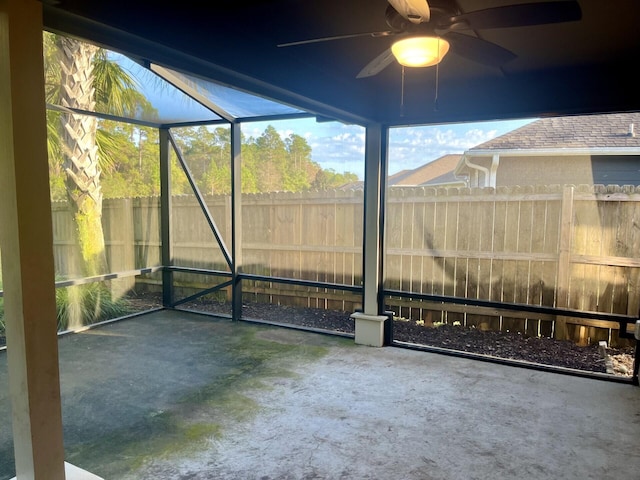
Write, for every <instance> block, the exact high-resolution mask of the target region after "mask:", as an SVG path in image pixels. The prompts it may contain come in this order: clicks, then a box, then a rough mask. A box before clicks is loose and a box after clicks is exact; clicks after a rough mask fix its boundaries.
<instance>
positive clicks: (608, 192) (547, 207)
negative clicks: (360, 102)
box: [53, 186, 640, 343]
mask: <svg viewBox="0 0 640 480" xmlns="http://www.w3.org/2000/svg"><path fill="white" fill-rule="evenodd" d="M205 200H206V203H207V205H208V207H209V210H210V212H211V217H212V218H213V220H214V221H215V223H216V225H217V227H218V229H219V232H220V236H221V237H222V238H223V239H224V240H225V242H226V243H227V245H228V246H229V247H230V237H231V230H230V224H231V212H230V202H229V197H227V196H207V197H205ZM172 204H173V211H172V218H173V235H174V243H173V252H174V265H178V266H189V267H195V268H213V269H222V270H226V269H228V267H227V266H226V263H225V262H224V258H223V256H222V255H221V253H220V250H219V248H218V246H217V243H216V242H215V239H214V236H213V234H212V233H211V230H210V228H209V225H208V223H207V221H206V219H205V217H204V216H203V214H202V212H201V209H200V207H199V205H198V203H197V201H196V200H195V198H194V197H192V196H180V197H174V198H173V201H172ZM53 216H54V242H55V245H54V250H55V256H56V264H57V266H58V271H59V274H60V275H62V276H65V275H69V274H72V273H73V271H74V270H73V269H74V268H76V264H75V263H74V261H73V258H74V257H73V255H72V252H73V249H74V245H73V240H72V239H73V230H72V229H73V225H72V223H71V221H70V218H69V215H68V212H67V211H66V206H65V204H55V205H54V209H53ZM241 216H242V262H241V263H242V266H243V267H242V268H243V271H244V272H246V273H254V274H258V275H265V276H275V277H286V278H294V279H303V280H314V281H323V282H324V281H326V282H331V283H338V284H344V285H359V284H360V283H361V274H362V272H361V270H362V243H363V238H362V227H363V224H362V217H363V195H362V192H361V191H328V192H305V193H269V194H256V195H245V196H243V199H242V215H241ZM386 219H387V229H386V239H385V246H386V263H385V264H386V283H385V287H386V288H388V289H390V290H401V291H404V292H414V293H428V294H438V295H450V296H456V297H465V298H471V299H482V300H492V301H500V302H509V303H524V304H529V305H542V306H548V307H566V308H570V309H577V310H587V311H597V312H606V313H616V314H625V315H632V316H636V315H638V309H639V306H640V297H639V293H638V274H639V272H640V258H639V257H640V255H639V253H640V231H639V230H640V229H639V223H640V190H638V189H637V188H636V187H627V186H624V187H619V186H607V187H605V186H577V187H573V186H564V187H563V186H545V187H508V188H498V189H464V188H462V189H458V188H449V189H445V188H437V189H435V188H426V187H425V188H423V187H401V188H398V187H392V188H391V189H390V190H389V193H388V196H387V213H386ZM103 224H104V225H105V237H106V243H107V254H108V258H109V260H110V268H111V270H112V271H121V270H129V269H134V268H143V267H146V266H153V265H158V264H159V263H160V240H159V238H160V236H159V200H158V199H157V198H134V199H113V200H106V201H105V202H104V219H103ZM176 281H177V282H179V283H182V284H190V285H192V286H194V287H196V286H206V285H209V286H210V285H211V282H214V281H220V279H218V280H214V279H212V277H209V276H206V275H196V274H183V273H180V274H179V275H177V277H176ZM319 290H322V289H310V288H306V287H294V286H291V285H281V284H278V283H272V282H245V284H244V292H245V295H247V296H251V297H252V298H253V299H255V300H259V301H270V302H277V303H281V304H290V305H296V306H316V307H323V308H334V309H343V310H345V311H352V310H354V309H355V308H357V307H358V306H359V305H358V302H359V301H360V299H359V298H358V297H357V296H354V295H353V294H345V293H344V292H339V291H331V292H325V291H319ZM387 304H388V307H390V308H392V309H394V310H395V311H396V312H397V314H399V315H401V316H404V317H411V318H414V319H421V320H423V321H425V324H429V323H434V322H450V323H452V322H460V323H462V324H466V325H475V326H477V327H478V328H486V329H501V330H514V331H522V332H525V333H528V334H532V335H555V336H556V337H557V338H574V339H577V340H580V341H589V340H591V341H597V340H601V339H606V340H609V341H610V342H613V343H615V341H616V339H617V331H616V328H617V325H616V324H611V323H609V322H605V321H598V320H588V319H579V318H565V317H554V316H550V315H541V314H531V313H529V314H526V313H524V312H522V313H521V312H513V311H510V312H506V311H497V310H496V309H488V308H480V307H475V308H472V307H468V306H454V305H447V306H444V305H442V304H433V303H429V302H419V301H415V300H413V301H409V300H407V299H404V300H403V299H400V298H387Z"/></svg>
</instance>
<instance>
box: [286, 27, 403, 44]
mask: <svg viewBox="0 0 640 480" xmlns="http://www.w3.org/2000/svg"><path fill="white" fill-rule="evenodd" d="M395 33H396V32H392V31H390V30H389V31H384V32H367V33H350V34H347V35H335V36H333V37H322V38H311V39H309V40H299V41H297V42H288V43H280V44H279V45H278V47H293V46H295V45H306V44H309V43H320V42H329V41H333V40H342V39H345V38H356V37H374V38H377V37H388V36H389V35H395Z"/></svg>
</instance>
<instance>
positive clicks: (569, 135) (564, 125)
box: [467, 112, 640, 154]
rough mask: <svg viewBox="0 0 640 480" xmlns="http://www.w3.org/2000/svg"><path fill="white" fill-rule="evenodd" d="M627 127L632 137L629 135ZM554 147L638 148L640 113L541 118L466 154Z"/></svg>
mask: <svg viewBox="0 0 640 480" xmlns="http://www.w3.org/2000/svg"><path fill="white" fill-rule="evenodd" d="M630 125H633V126H634V127H633V128H634V131H635V136H633V135H631V134H630ZM554 148H558V149H559V148H564V149H566V148H621V149H624V148H640V112H637V113H614V114H606V115H576V116H565V117H557V118H543V119H541V120H536V121H535V122H532V123H529V124H527V125H525V126H523V127H520V128H518V129H516V130H513V131H512V132H509V133H507V134H505V135H502V136H500V137H497V138H494V139H493V140H489V141H488V142H484V143H481V144H480V145H476V146H475V147H473V148H470V149H469V150H468V151H467V153H469V154H473V152H474V151H478V150H534V149H554Z"/></svg>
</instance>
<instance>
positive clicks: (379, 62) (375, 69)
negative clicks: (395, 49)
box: [356, 48, 396, 78]
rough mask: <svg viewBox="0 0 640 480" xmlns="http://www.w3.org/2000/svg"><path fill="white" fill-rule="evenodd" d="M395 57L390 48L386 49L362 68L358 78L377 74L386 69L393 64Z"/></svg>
mask: <svg viewBox="0 0 640 480" xmlns="http://www.w3.org/2000/svg"><path fill="white" fill-rule="evenodd" d="M395 58H396V57H394V56H393V53H392V52H391V49H390V48H388V49H386V50H385V51H384V52H382V53H381V54H380V55H378V56H377V57H376V58H374V59H373V60H371V61H370V62H369V63H368V64H367V65H366V66H365V67H364V68H363V69H362V70H360V73H358V75H356V78H366V77H373V76H374V75H377V74H378V73H380V72H381V71H382V70H384V69H385V68H387V67H388V66H389V65H391V64H392V63H393V61H394V60H395Z"/></svg>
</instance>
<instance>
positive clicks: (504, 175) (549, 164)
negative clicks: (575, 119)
mask: <svg viewBox="0 0 640 480" xmlns="http://www.w3.org/2000/svg"><path fill="white" fill-rule="evenodd" d="M469 161H470V162H471V163H473V164H476V165H480V166H483V167H485V168H487V169H488V168H490V166H491V162H492V159H491V157H476V158H474V157H470V158H469ZM467 172H469V173H470V177H469V180H470V186H471V187H474V186H486V180H485V175H483V174H479V175H478V172H477V171H474V170H468V169H466V168H465V173H467ZM593 183H594V182H593V172H592V169H591V157H590V156H589V155H582V156H564V155H563V156H550V157H547V156H539V157H529V156H512V157H509V156H504V157H502V156H501V157H500V159H499V166H498V169H497V172H496V187H501V186H515V185H551V184H560V185H562V184H574V185H579V184H593Z"/></svg>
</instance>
